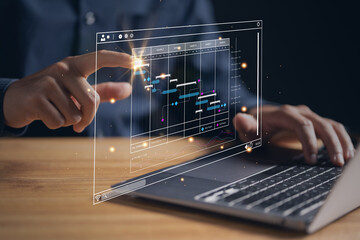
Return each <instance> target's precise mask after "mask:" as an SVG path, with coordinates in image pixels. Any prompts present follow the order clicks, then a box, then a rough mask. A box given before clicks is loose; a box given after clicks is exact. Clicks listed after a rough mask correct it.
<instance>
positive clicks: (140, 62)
mask: <svg viewBox="0 0 360 240" xmlns="http://www.w3.org/2000/svg"><path fill="white" fill-rule="evenodd" d="M142 65H143V61H142V60H141V59H138V58H135V60H134V69H137V68H139V67H141V66H142Z"/></svg>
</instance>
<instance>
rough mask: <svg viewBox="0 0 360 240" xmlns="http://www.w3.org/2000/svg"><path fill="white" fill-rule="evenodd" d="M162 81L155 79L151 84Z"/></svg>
mask: <svg viewBox="0 0 360 240" xmlns="http://www.w3.org/2000/svg"><path fill="white" fill-rule="evenodd" d="M159 82H160V80H154V81H152V82H151V84H158V83H159Z"/></svg>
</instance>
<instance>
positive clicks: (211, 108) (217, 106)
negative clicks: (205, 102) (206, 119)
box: [207, 105, 220, 111]
mask: <svg viewBox="0 0 360 240" xmlns="http://www.w3.org/2000/svg"><path fill="white" fill-rule="evenodd" d="M217 108H220V105H215V106H212V107H208V108H207V110H208V111H210V110H214V109H217Z"/></svg>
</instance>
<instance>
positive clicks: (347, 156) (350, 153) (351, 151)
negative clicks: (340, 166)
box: [344, 149, 355, 161]
mask: <svg viewBox="0 0 360 240" xmlns="http://www.w3.org/2000/svg"><path fill="white" fill-rule="evenodd" d="M354 156H355V150H354V149H349V150H348V151H347V152H346V154H345V156H344V157H345V160H346V161H348V160H350V159H352V158H353V157H354Z"/></svg>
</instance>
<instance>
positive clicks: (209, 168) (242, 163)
mask: <svg viewBox="0 0 360 240" xmlns="http://www.w3.org/2000/svg"><path fill="white" fill-rule="evenodd" d="M220 158H221V155H219V156H216V159H214V160H213V161H211V162H209V163H208V164H204V165H205V166H201V167H198V168H196V169H194V170H191V171H189V172H187V173H185V174H184V176H190V177H196V178H202V179H208V180H215V181H220V182H233V181H236V180H239V179H241V178H244V177H247V176H249V175H251V174H254V173H256V172H259V171H261V170H264V169H266V168H269V167H271V166H273V165H272V164H264V163H259V162H257V161H256V160H254V159H251V160H249V159H245V158H243V157H241V156H240V155H237V156H233V157H229V158H226V159H223V160H219V159H220ZM169 172H170V173H176V172H175V171H174V170H170V171H169Z"/></svg>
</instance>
